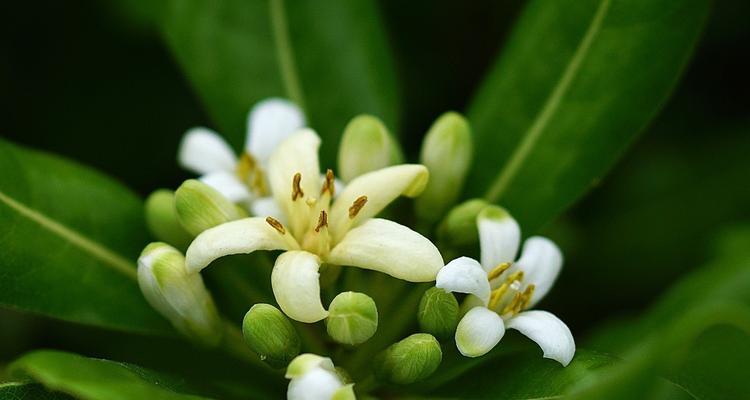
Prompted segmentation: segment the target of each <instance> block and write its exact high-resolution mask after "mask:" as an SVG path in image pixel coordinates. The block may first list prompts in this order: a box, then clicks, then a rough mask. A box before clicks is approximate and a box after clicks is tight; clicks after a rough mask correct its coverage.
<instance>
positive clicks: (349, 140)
mask: <svg viewBox="0 0 750 400" xmlns="http://www.w3.org/2000/svg"><path fill="white" fill-rule="evenodd" d="M401 159H402V156H401V149H400V148H399V146H398V143H397V142H396V141H395V140H393V138H392V137H391V134H390V133H389V132H388V129H387V128H386V127H385V125H383V123H382V122H381V121H380V120H379V119H378V118H376V117H373V116H371V115H360V116H357V117H355V118H353V119H352V120H351V121H350V122H349V124H348V125H347V126H346V128H345V129H344V135H343V137H342V138H341V145H339V160H338V162H339V175H340V176H341V179H343V180H344V182H349V181H351V180H352V179H354V178H356V177H357V176H359V175H362V174H364V173H366V172H370V171H375V170H377V169H380V168H384V167H387V166H389V165H393V164H398V163H400V162H401Z"/></svg>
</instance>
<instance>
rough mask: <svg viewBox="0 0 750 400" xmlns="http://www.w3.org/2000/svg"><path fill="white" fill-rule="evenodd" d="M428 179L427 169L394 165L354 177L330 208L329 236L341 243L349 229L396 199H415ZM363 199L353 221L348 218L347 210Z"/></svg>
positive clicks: (410, 165) (416, 166) (416, 165)
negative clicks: (365, 199) (364, 201)
mask: <svg viewBox="0 0 750 400" xmlns="http://www.w3.org/2000/svg"><path fill="white" fill-rule="evenodd" d="M428 179H429V172H428V171H427V168H426V167H425V166H424V165H419V164H402V165H396V166H393V167H387V168H383V169H379V170H377V171H373V172H369V173H366V174H364V175H360V176H358V177H356V178H354V179H353V180H352V181H351V182H349V183H348V184H347V185H346V188H345V189H344V190H343V192H342V193H341V194H340V195H339V196H338V198H337V199H336V201H335V202H334V203H333V207H332V208H331V218H330V221H332V225H331V233H332V234H333V239H334V241H338V240H340V239H341V238H342V237H343V236H344V234H346V231H347V230H348V229H349V227H350V226H357V225H358V224H359V223H361V222H363V221H365V220H367V219H368V218H370V217H373V216H375V215H377V214H378V213H379V212H380V211H382V210H383V209H384V208H385V207H386V206H387V205H388V204H390V203H391V202H392V201H393V200H395V199H396V198H398V197H399V196H401V195H404V196H407V197H416V196H418V195H419V194H420V193H422V190H424V187H425V185H427V180H428ZM362 196H366V197H367V202H366V203H365V205H364V207H362V209H361V210H359V212H358V213H357V214H356V216H355V217H354V218H350V213H349V208H350V207H351V206H352V204H354V201H355V200H357V199H358V198H360V197H362Z"/></svg>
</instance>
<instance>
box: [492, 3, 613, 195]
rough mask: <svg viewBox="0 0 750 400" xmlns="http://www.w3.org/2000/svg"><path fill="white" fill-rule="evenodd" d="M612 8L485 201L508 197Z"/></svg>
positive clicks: (600, 14) (600, 15)
mask: <svg viewBox="0 0 750 400" xmlns="http://www.w3.org/2000/svg"><path fill="white" fill-rule="evenodd" d="M609 4H610V0H602V1H601V2H600V3H599V6H598V8H597V10H596V12H595V13H594V16H593V18H592V19H591V23H590V24H589V27H588V29H587V30H586V33H585V34H584V35H583V37H582V38H581V42H580V43H579V44H578V47H577V48H576V50H575V52H574V53H573V57H571V59H570V61H569V62H568V65H567V66H566V67H565V71H564V72H563V74H562V75H561V76H560V79H559V80H558V81H557V83H556V84H555V87H554V89H553V90H552V93H551V94H550V96H549V97H548V98H547V100H546V102H545V103H544V106H543V107H542V109H541V110H540V111H539V114H537V116H536V118H534V122H533V124H532V125H531V127H530V128H529V129H528V130H527V131H526V132H525V133H524V135H523V136H522V139H521V142H520V143H519V144H518V146H516V148H515V150H513V153H512V154H511V156H510V158H509V159H508V162H507V163H506V164H505V167H504V168H503V170H502V171H501V172H500V175H498V177H497V178H496V179H495V180H494V182H493V183H492V185H491V186H490V189H489V190H488V191H487V193H486V194H485V195H484V197H485V199H487V200H488V201H492V202H495V201H497V200H498V199H499V198H500V196H502V195H503V193H505V190H506V189H507V188H508V185H510V183H511V182H512V181H513V179H514V178H515V176H516V174H517V173H518V170H519V169H520V168H521V166H522V165H523V163H524V162H525V161H526V158H528V156H529V154H530V153H531V151H532V150H533V149H534V146H535V145H536V143H537V142H538V141H539V138H540V137H541V135H542V133H543V132H544V130H545V129H546V128H547V124H548V123H549V121H550V120H551V119H552V116H553V115H554V114H555V112H556V111H557V109H558V108H559V106H560V102H561V101H562V98H563V96H564V95H565V93H566V92H567V91H568V89H569V88H570V84H571V82H572V81H573V79H574V78H575V77H576V76H577V75H578V72H579V70H580V67H581V64H582V63H583V59H584V58H585V57H586V55H587V54H588V52H589V49H590V48H591V44H592V43H593V42H594V39H595V37H596V36H597V34H598V33H599V32H600V30H601V26H602V21H604V17H605V16H606V15H607V11H608V9H609Z"/></svg>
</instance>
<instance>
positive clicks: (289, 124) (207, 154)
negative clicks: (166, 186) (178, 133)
mask: <svg viewBox="0 0 750 400" xmlns="http://www.w3.org/2000/svg"><path fill="white" fill-rule="evenodd" d="M304 125H305V116H304V114H303V113H302V110H300V109H299V108H298V107H297V106H296V105H294V103H291V102H289V101H287V100H283V99H278V98H271V99H266V100H263V101H261V102H259V103H257V104H256V105H255V106H254V107H253V109H252V110H250V113H249V114H248V118H247V137H246V140H245V151H244V152H243V153H242V154H241V155H240V156H239V157H237V156H236V155H235V154H234V151H233V150H232V148H231V147H230V146H229V144H227V142H225V141H224V139H222V137H221V136H220V135H219V134H217V133H216V132H214V131H212V130H210V129H207V128H202V127H198V128H192V129H190V130H189V131H187V132H186V133H185V136H184V137H183V139H182V142H181V143H180V149H179V151H178V161H179V163H180V164H181V165H182V166H183V167H184V168H186V169H188V170H190V171H193V172H195V173H198V174H200V175H201V177H200V180H201V181H203V182H204V183H206V184H208V185H209V186H211V187H213V188H214V189H216V190H218V191H219V193H221V194H222V195H224V197H226V198H227V199H229V200H231V201H232V202H234V203H240V204H243V205H246V206H248V207H249V208H250V211H251V212H252V213H253V214H255V215H266V214H269V213H271V214H273V213H274V212H275V211H274V210H275V207H274V202H273V199H272V198H271V197H270V193H269V188H268V182H267V177H266V172H265V171H266V170H267V167H268V159H269V157H270V156H271V153H273V151H274V149H275V148H276V147H277V146H278V145H279V143H281V142H282V141H283V140H284V139H286V138H287V137H289V135H291V134H292V133H294V132H295V131H296V130H297V129H299V128H301V127H303V126H304Z"/></svg>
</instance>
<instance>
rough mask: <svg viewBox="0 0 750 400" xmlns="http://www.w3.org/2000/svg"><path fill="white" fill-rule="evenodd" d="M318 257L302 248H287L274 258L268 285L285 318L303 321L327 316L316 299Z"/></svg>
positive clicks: (318, 284)
mask: <svg viewBox="0 0 750 400" xmlns="http://www.w3.org/2000/svg"><path fill="white" fill-rule="evenodd" d="M319 268H320V259H319V258H318V256H316V255H315V254H312V253H308V252H306V251H287V252H286V253H284V254H282V255H280V256H279V257H278V258H277V259H276V264H274V266H273V271H272V272H271V287H272V289H273V295H274V297H276V302H277V303H279V307H281V310H282V311H284V313H285V314H286V315H287V316H289V318H291V319H294V320H297V321H300V322H306V323H313V322H318V321H320V320H322V319H324V318H326V317H327V316H328V311H326V309H325V308H323V303H322V302H321V301H320V273H319V272H318V269H319Z"/></svg>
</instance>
